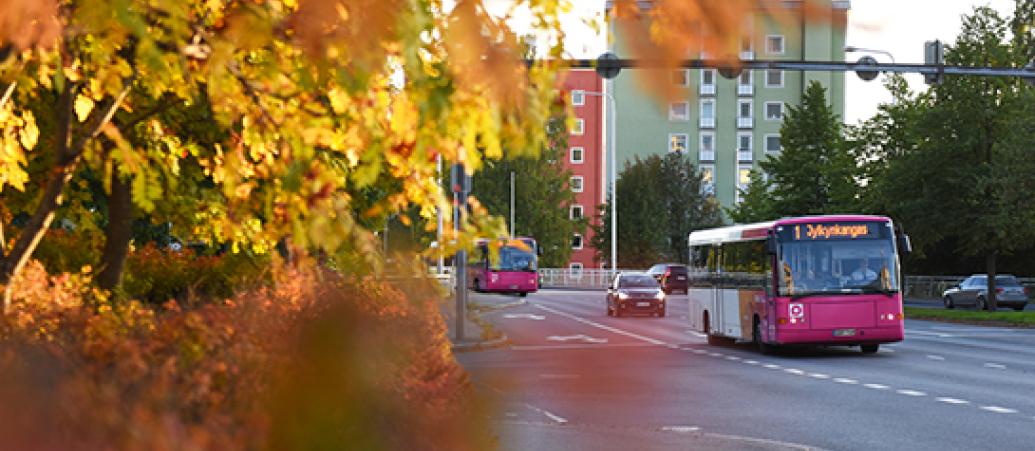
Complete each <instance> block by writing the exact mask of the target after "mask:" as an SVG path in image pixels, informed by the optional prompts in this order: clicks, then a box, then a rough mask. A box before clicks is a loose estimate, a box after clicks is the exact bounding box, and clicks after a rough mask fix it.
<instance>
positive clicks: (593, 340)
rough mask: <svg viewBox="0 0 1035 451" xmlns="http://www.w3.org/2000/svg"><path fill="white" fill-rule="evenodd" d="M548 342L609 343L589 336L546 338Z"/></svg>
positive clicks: (603, 339)
mask: <svg viewBox="0 0 1035 451" xmlns="http://www.w3.org/2000/svg"><path fill="white" fill-rule="evenodd" d="M546 341H581V342H583V343H607V339H606V338H593V337H590V336H589V335H583V334H579V335H564V336H560V335H550V336H549V337H546Z"/></svg>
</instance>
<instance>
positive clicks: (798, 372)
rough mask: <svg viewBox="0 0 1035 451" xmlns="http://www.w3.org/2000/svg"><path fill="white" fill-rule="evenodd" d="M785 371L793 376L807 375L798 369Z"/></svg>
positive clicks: (785, 369) (786, 369)
mask: <svg viewBox="0 0 1035 451" xmlns="http://www.w3.org/2000/svg"><path fill="white" fill-rule="evenodd" d="M783 370H784V371H786V372H788V373H791V374H796V375H798V376H804V375H805V372H804V371H802V370H799V369H797V368H784V369H783Z"/></svg>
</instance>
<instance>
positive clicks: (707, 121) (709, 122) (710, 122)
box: [701, 117, 715, 128]
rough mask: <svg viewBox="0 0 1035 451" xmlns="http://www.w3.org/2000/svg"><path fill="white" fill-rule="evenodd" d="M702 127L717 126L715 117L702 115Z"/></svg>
mask: <svg viewBox="0 0 1035 451" xmlns="http://www.w3.org/2000/svg"><path fill="white" fill-rule="evenodd" d="M701 128H715V118H714V117H702V118H701Z"/></svg>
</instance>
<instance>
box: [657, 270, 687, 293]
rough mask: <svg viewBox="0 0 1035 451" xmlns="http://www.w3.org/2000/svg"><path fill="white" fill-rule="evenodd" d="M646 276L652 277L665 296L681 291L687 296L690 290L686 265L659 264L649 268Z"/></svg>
mask: <svg viewBox="0 0 1035 451" xmlns="http://www.w3.org/2000/svg"><path fill="white" fill-rule="evenodd" d="M647 274H649V275H650V276H651V277H654V280H657V281H658V283H659V284H661V288H662V289H663V290H665V294H672V293H674V292H676V291H681V292H682V293H683V294H687V293H688V292H689V290H690V277H689V276H688V274H689V271H687V269H686V265H683V264H679V263H659V264H657V265H654V266H651V267H650V269H648V270H647Z"/></svg>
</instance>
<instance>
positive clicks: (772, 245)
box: [765, 235, 777, 255]
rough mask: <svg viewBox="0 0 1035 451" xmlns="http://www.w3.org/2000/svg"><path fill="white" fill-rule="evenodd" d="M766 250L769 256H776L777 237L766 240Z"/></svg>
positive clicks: (772, 236) (770, 236)
mask: <svg viewBox="0 0 1035 451" xmlns="http://www.w3.org/2000/svg"><path fill="white" fill-rule="evenodd" d="M765 249H766V252H769V255H776V250H777V249H776V236H774V235H769V237H768V238H766V239H765Z"/></svg>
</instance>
